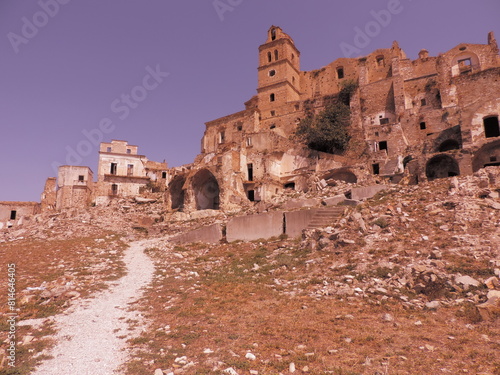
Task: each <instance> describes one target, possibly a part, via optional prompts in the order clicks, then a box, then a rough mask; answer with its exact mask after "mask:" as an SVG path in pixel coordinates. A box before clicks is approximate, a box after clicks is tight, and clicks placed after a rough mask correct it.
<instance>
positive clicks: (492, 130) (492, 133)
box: [483, 116, 500, 138]
mask: <svg viewBox="0 0 500 375" xmlns="http://www.w3.org/2000/svg"><path fill="white" fill-rule="evenodd" d="M483 125H484V136H485V137H486V138H492V137H498V136H500V126H499V124H498V116H491V117H486V118H484V119H483Z"/></svg>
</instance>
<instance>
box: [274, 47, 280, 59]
mask: <svg viewBox="0 0 500 375" xmlns="http://www.w3.org/2000/svg"><path fill="white" fill-rule="evenodd" d="M278 58H279V53H278V50H277V49H275V50H274V60H275V61H276V60H278Z"/></svg>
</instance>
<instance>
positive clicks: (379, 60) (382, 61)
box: [377, 55, 385, 66]
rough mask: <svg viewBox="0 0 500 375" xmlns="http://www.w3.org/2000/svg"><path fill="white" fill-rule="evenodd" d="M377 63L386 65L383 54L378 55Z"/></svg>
mask: <svg viewBox="0 0 500 375" xmlns="http://www.w3.org/2000/svg"><path fill="white" fill-rule="evenodd" d="M377 65H378V66H385V61H384V56H382V55H380V56H377Z"/></svg>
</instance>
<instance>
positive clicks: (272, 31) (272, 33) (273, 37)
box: [271, 29, 276, 40]
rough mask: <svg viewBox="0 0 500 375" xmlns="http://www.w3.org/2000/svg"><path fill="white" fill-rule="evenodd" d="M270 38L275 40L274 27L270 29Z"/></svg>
mask: <svg viewBox="0 0 500 375" xmlns="http://www.w3.org/2000/svg"><path fill="white" fill-rule="evenodd" d="M271 40H276V29H272V30H271Z"/></svg>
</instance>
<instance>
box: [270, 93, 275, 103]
mask: <svg viewBox="0 0 500 375" xmlns="http://www.w3.org/2000/svg"><path fill="white" fill-rule="evenodd" d="M275 100H276V97H275V95H274V94H271V95H269V101H270V102H274V101H275Z"/></svg>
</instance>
